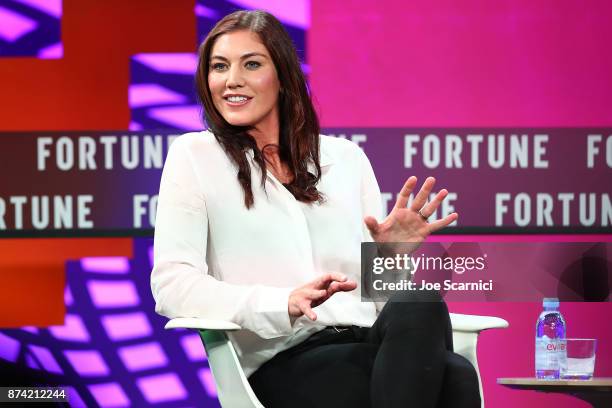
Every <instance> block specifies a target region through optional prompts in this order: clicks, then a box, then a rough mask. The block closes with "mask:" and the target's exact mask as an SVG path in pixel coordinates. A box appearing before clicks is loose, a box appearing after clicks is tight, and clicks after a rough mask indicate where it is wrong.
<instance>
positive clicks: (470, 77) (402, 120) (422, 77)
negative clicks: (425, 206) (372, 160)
mask: <svg viewBox="0 0 612 408" xmlns="http://www.w3.org/2000/svg"><path fill="white" fill-rule="evenodd" d="M610 21H612V4H611V3H610V2H607V1H583V0H582V1H581V0H575V1H568V0H565V1H560V0H549V1H533V0H517V1H484V0H483V1H468V0H463V1H457V0H455V1H436V2H430V1H412V2H407V1H400V0H384V1H377V2H365V1H355V2H347V1H341V0H327V1H313V2H312V22H311V28H310V30H309V38H308V44H309V48H308V55H309V62H310V64H311V69H312V73H311V75H310V80H311V84H312V87H313V92H314V95H315V99H316V101H317V105H318V106H317V107H318V109H319V112H320V113H321V119H322V125H323V126H326V127H335V126H337V127H342V126H350V127H385V126H389V127H390V126H397V127H411V126H412V127H414V126H474V127H476V126H514V127H518V126H524V127H527V126H532V127H541V126H552V127H554V126H557V127H566V126H585V127H587V126H611V125H612V100H611V99H612V75H611V73H612V52H610V47H611V44H612V24H610ZM420 176H424V175H420ZM601 182H607V183H609V180H601ZM448 238H450V239H456V238H455V237H448ZM464 239H473V240H479V239H482V238H481V237H464ZM495 239H497V238H495ZM502 239H515V240H524V239H536V240H538V241H543V240H548V239H550V240H565V241H574V240H578V239H580V240H582V239H586V240H598V241H610V240H612V236H610V235H607V236H601V235H600V236H591V237H576V236H574V237H572V236H556V237H546V236H544V237H542V236H541V237H531V238H527V237H520V236H515V237H511V238H508V237H506V238H502ZM450 308H451V311H453V312H458V313H472V314H488V315H494V316H500V317H503V318H504V319H506V320H508V321H509V322H510V328H508V329H505V330H494V331H490V332H485V333H483V334H482V336H481V338H480V344H479V349H478V355H479V364H480V369H481V373H482V375H483V383H484V387H485V389H484V394H485V402H486V404H487V405H488V406H489V407H519V406H528V407H532V406H555V407H586V406H588V405H587V404H586V403H583V402H580V401H578V400H577V399H575V398H573V397H569V396H564V395H558V394H541V393H536V392H529V391H515V390H509V389H506V388H504V387H502V386H499V385H497V384H496V379H497V378H498V377H511V376H532V375H533V358H534V357H533V348H534V336H535V322H536V319H537V316H538V314H539V312H540V310H541V304H539V303H455V304H451V305H450ZM561 311H562V313H563V314H564V316H565V318H566V320H567V321H568V336H571V337H595V338H597V339H599V344H598V352H597V363H596V368H595V373H596V375H597V376H608V377H612V329H611V328H610V323H609V322H610V315H611V314H612V313H611V312H612V304H610V303H563V304H562V306H561Z"/></svg>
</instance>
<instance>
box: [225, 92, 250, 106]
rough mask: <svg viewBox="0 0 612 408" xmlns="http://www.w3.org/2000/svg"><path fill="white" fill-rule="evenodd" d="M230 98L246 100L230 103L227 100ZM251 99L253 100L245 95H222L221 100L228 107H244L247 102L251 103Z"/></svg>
mask: <svg viewBox="0 0 612 408" xmlns="http://www.w3.org/2000/svg"><path fill="white" fill-rule="evenodd" d="M230 96H242V97H245V98H246V101H244V102H230V101H229V100H228V98H229V97H230ZM251 99H253V97H252V96H247V95H242V94H226V95H223V100H224V101H225V103H226V104H227V105H229V106H244V105H246V104H247V103H249V102H250V101H251Z"/></svg>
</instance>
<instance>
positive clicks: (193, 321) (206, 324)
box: [164, 317, 241, 331]
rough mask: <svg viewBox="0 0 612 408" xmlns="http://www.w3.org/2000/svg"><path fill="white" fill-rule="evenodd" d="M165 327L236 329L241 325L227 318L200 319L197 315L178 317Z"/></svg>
mask: <svg viewBox="0 0 612 408" xmlns="http://www.w3.org/2000/svg"><path fill="white" fill-rule="evenodd" d="M164 328H165V329H179V328H181V329H197V330H223V331H235V330H240V329H241V327H240V326H239V325H237V324H236V323H232V322H228V321H225V320H212V319H200V318H196V317H177V318H174V319H172V320H170V321H169V322H168V323H166V325H165V326H164Z"/></svg>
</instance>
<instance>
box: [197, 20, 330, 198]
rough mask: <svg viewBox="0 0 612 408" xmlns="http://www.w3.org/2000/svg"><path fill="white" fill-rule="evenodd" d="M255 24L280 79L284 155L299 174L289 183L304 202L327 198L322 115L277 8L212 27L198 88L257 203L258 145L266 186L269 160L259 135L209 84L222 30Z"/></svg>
mask: <svg viewBox="0 0 612 408" xmlns="http://www.w3.org/2000/svg"><path fill="white" fill-rule="evenodd" d="M238 30H249V31H251V32H254V33H257V34H258V35H259V39H260V40H261V42H262V43H263V44H264V46H265V47H266V49H267V50H268V52H269V53H270V56H271V57H272V61H273V63H274V66H275V67H276V72H277V74H278V79H279V82H280V89H281V91H280V93H279V98H278V104H279V118H280V119H279V120H280V126H279V129H280V135H279V155H280V158H281V160H282V161H283V162H285V163H287V165H288V167H289V170H290V171H291V173H292V174H293V176H294V178H293V181H292V182H291V183H290V184H289V185H287V188H288V189H289V191H290V192H291V193H292V194H293V196H294V197H295V198H296V199H297V200H299V201H302V202H307V203H311V202H315V201H318V202H321V201H322V200H323V196H322V194H321V193H320V192H319V191H318V190H317V188H316V184H317V183H318V182H319V180H320V178H321V166H320V162H319V119H318V118H317V115H316V113H315V110H314V107H313V106H312V101H311V99H310V95H309V92H308V89H307V86H306V80H305V79H304V74H303V73H302V69H301V67H300V62H299V60H298V56H297V53H296V51H295V48H294V46H293V43H292V41H291V38H290V37H289V34H288V33H287V31H285V29H284V27H283V26H282V24H281V23H280V21H278V20H277V19H276V17H274V16H273V15H272V14H270V13H267V12H265V11H259V10H258V11H244V10H243V11H236V12H234V13H232V14H229V15H227V16H225V17H224V18H223V19H222V20H221V21H219V22H218V23H217V24H216V25H215V26H214V27H213V29H212V30H211V31H210V33H209V34H208V36H207V37H206V39H205V40H204V42H203V43H202V45H200V50H199V56H198V69H197V72H196V78H195V83H196V90H197V93H198V98H199V100H200V102H201V104H202V106H203V108H204V120H205V121H206V123H207V125H208V127H209V128H210V130H211V131H212V133H213V134H214V135H215V137H216V139H217V140H218V141H219V143H220V144H221V146H222V147H223V149H224V150H225V152H226V153H227V154H228V156H229V157H230V158H231V160H232V161H233V162H234V163H235V164H236V165H237V166H238V181H239V182H240V185H241V186H242V189H243V191H244V204H245V206H246V207H247V208H251V207H252V206H253V204H254V197H253V190H252V187H251V170H250V167H249V163H248V160H247V157H246V154H247V152H248V150H249V149H253V153H254V160H255V162H256V163H257V164H258V165H259V167H260V168H261V172H262V177H261V185H262V186H263V187H264V188H265V180H266V174H267V172H266V163H265V159H264V158H263V155H262V153H261V152H260V151H259V149H258V148H257V144H256V143H255V139H254V138H253V137H252V136H251V135H249V134H248V131H249V130H251V129H252V127H251V126H233V125H231V124H229V123H228V122H227V121H226V120H225V119H224V118H223V116H222V115H221V114H220V113H219V111H217V109H216V108H215V105H214V103H213V99H212V95H211V93H210V89H209V87H208V72H209V69H210V54H211V51H212V48H213V45H214V44H215V41H216V40H217V38H219V37H220V36H221V35H224V34H227V33H230V32H233V31H238ZM308 162H311V163H312V164H313V165H314V172H315V174H311V173H309V172H308V167H307V165H308Z"/></svg>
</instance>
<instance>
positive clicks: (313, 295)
mask: <svg viewBox="0 0 612 408" xmlns="http://www.w3.org/2000/svg"><path fill="white" fill-rule="evenodd" d="M305 295H306V298H308V299H311V300H317V299H321V298H322V297H324V296H326V295H327V291H326V290H325V289H319V290H315V289H309V290H308V291H307V292H306V294H305Z"/></svg>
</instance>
